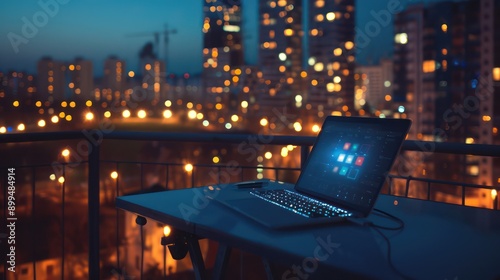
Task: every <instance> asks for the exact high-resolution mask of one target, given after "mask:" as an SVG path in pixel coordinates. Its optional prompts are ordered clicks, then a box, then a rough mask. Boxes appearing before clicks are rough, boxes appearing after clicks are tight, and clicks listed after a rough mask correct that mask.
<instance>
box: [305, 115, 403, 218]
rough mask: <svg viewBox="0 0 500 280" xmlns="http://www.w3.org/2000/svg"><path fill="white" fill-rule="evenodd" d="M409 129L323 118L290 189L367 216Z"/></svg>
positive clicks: (399, 122) (396, 123) (388, 122)
mask: <svg viewBox="0 0 500 280" xmlns="http://www.w3.org/2000/svg"><path fill="white" fill-rule="evenodd" d="M410 123H411V122H410V120H407V119H381V118H362V117H334V116H329V117H327V119H326V120H325V122H324V123H323V127H322V130H321V132H320V134H319V135H318V137H317V139H316V143H315V144H314V147H313V149H312V151H311V154H310V155H309V158H308V160H307V164H306V166H305V167H304V170H302V172H301V175H300V177H299V179H298V181H297V184H296V188H297V189H298V190H299V191H303V192H307V193H310V194H312V195H315V196H317V197H320V198H322V199H324V200H329V201H332V202H334V203H337V204H340V205H343V206H346V207H347V208H350V209H352V210H355V211H359V212H361V213H364V214H365V215H366V214H368V213H369V211H370V210H371V208H372V207H373V204H374V203H375V200H376V198H377V196H378V194H379V192H380V189H381V188H382V186H383V184H384V181H385V178H386V175H387V173H388V172H389V171H390V168H391V166H392V164H393V162H394V160H395V158H396V156H397V154H398V151H399V148H400V146H401V144H402V142H403V140H404V139H405V137H406V133H407V132H408V129H409V127H410Z"/></svg>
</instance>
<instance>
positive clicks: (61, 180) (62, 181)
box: [57, 176, 65, 184]
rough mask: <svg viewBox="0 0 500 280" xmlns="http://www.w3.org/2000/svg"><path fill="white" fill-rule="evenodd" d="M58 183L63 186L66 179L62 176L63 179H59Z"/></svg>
mask: <svg viewBox="0 0 500 280" xmlns="http://www.w3.org/2000/svg"><path fill="white" fill-rule="evenodd" d="M57 181H58V182H59V183H61V184H62V183H64V181H65V180H64V177H63V176H61V177H59V179H57Z"/></svg>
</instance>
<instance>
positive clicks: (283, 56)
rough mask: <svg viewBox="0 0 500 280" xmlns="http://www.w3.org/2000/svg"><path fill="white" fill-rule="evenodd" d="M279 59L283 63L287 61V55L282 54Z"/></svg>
mask: <svg viewBox="0 0 500 280" xmlns="http://www.w3.org/2000/svg"><path fill="white" fill-rule="evenodd" d="M278 58H279V59H280V60H281V61H285V60H286V54H285V53H280V54H279V55H278Z"/></svg>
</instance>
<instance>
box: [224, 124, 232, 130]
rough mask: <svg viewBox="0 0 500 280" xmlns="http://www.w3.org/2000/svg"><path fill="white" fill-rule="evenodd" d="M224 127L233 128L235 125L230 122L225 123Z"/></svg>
mask: <svg viewBox="0 0 500 280" xmlns="http://www.w3.org/2000/svg"><path fill="white" fill-rule="evenodd" d="M224 127H225V128H226V129H231V128H233V125H232V124H230V123H226V124H225V125H224Z"/></svg>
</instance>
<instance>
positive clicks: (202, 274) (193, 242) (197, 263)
mask: <svg viewBox="0 0 500 280" xmlns="http://www.w3.org/2000/svg"><path fill="white" fill-rule="evenodd" d="M187 243H188V248H189V257H190V258H191V262H192V263H193V270H194V275H195V278H196V279H197V280H203V279H207V276H206V271H205V263H204V262H203V256H202V255H201V250H200V244H199V243H198V239H196V238H195V237H190V238H189V239H188V242H187Z"/></svg>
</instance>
